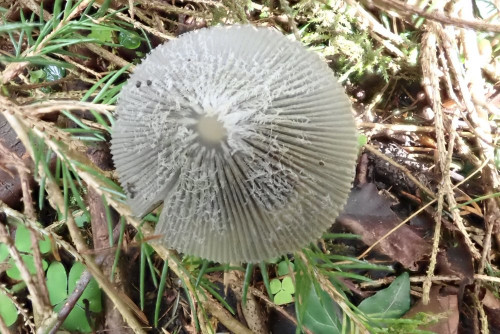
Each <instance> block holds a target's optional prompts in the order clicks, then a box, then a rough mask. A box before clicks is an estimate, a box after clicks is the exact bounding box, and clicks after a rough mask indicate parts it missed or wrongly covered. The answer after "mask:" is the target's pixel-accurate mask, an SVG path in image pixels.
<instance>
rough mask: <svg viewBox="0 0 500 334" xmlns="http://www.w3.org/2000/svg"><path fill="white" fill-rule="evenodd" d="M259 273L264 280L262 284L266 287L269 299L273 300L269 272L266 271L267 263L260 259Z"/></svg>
mask: <svg viewBox="0 0 500 334" xmlns="http://www.w3.org/2000/svg"><path fill="white" fill-rule="evenodd" d="M259 268H260V273H261V275H262V280H263V281H264V286H265V287H266V291H267V295H268V297H269V299H270V300H271V301H273V299H274V298H273V294H272V292H271V285H270V283H269V272H268V271H267V264H266V263H265V262H264V261H262V262H260V263H259Z"/></svg>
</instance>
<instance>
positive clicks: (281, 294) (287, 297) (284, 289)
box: [270, 276, 295, 305]
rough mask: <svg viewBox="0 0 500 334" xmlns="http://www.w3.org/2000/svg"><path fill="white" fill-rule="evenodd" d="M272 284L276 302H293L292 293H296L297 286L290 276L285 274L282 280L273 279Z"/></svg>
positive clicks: (280, 303)
mask: <svg viewBox="0 0 500 334" xmlns="http://www.w3.org/2000/svg"><path fill="white" fill-rule="evenodd" d="M270 285H271V293H272V294H273V295H274V302H275V303H276V304H278V305H284V304H288V303H291V302H293V296H292V295H293V294H294V293H295V286H294V285H293V281H292V278H291V277H290V276H285V277H284V278H283V279H282V280H279V279H277V278H275V279H273V280H271V283H270Z"/></svg>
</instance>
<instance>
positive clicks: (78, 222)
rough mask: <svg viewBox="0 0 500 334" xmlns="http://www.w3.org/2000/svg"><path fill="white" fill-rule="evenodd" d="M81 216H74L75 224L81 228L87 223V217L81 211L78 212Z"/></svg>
mask: <svg viewBox="0 0 500 334" xmlns="http://www.w3.org/2000/svg"><path fill="white" fill-rule="evenodd" d="M79 212H80V213H81V214H78V215H75V217H74V218H75V223H76V225H77V226H78V227H83V226H84V225H85V224H86V223H88V222H89V217H88V215H87V214H85V213H84V212H82V211H79Z"/></svg>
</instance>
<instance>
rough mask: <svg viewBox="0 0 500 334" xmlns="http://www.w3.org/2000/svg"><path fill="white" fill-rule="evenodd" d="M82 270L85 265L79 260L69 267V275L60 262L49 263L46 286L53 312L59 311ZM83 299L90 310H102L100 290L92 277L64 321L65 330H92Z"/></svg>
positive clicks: (85, 331) (84, 331) (86, 331)
mask: <svg viewBox="0 0 500 334" xmlns="http://www.w3.org/2000/svg"><path fill="white" fill-rule="evenodd" d="M84 270H85V266H84V265H83V264H82V263H80V262H76V263H75V264H74V265H73V266H72V267H71V270H70V272H69V275H68V274H67V273H66V269H65V268H64V266H63V265H62V264H61V263H59V262H53V263H52V264H51V265H50V267H49V269H48V270H47V288H48V290H49V298H50V302H51V304H52V305H54V311H55V312H59V311H60V310H61V309H62V308H63V307H64V304H65V303H66V300H67V298H68V296H69V294H70V293H72V292H73V290H74V289H75V287H76V285H77V283H78V280H79V279H80V276H81V275H82V273H83V271H84ZM85 301H88V307H89V310H90V311H92V312H95V313H97V312H100V311H101V310H102V303H101V290H100V289H99V286H98V285H97V282H96V281H95V279H93V278H92V279H91V280H90V282H89V284H88V285H87V287H86V288H85V290H84V291H83V293H82V295H81V297H80V298H79V299H78V301H77V302H76V305H75V307H74V308H73V310H72V311H71V312H70V314H69V315H68V317H67V318H66V320H65V321H64V323H63V327H64V328H65V329H66V330H68V331H78V332H82V333H89V332H91V331H92V328H91V327H90V325H89V323H88V320H87V317H86V314H85Z"/></svg>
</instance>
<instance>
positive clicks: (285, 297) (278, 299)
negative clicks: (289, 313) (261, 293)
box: [274, 290, 293, 305]
mask: <svg viewBox="0 0 500 334" xmlns="http://www.w3.org/2000/svg"><path fill="white" fill-rule="evenodd" d="M274 302H275V303H276V304H277V305H285V304H289V303H291V302H293V297H292V295H291V294H290V293H289V292H286V291H284V290H282V291H280V292H278V293H277V294H275V295H274Z"/></svg>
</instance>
